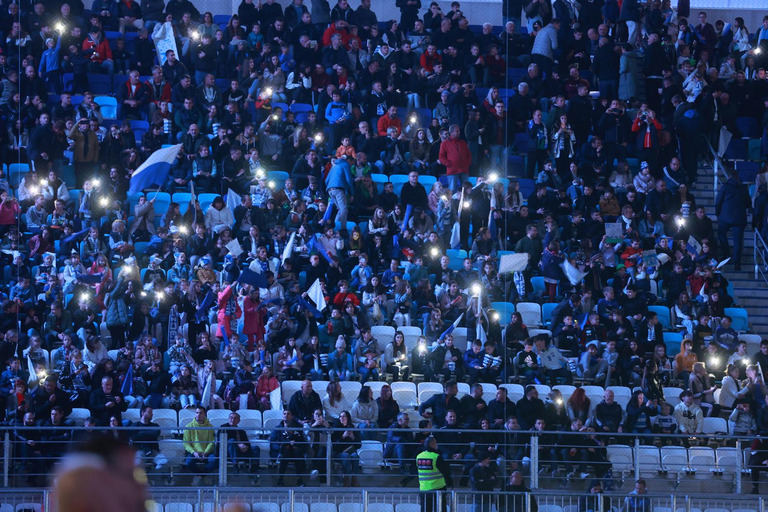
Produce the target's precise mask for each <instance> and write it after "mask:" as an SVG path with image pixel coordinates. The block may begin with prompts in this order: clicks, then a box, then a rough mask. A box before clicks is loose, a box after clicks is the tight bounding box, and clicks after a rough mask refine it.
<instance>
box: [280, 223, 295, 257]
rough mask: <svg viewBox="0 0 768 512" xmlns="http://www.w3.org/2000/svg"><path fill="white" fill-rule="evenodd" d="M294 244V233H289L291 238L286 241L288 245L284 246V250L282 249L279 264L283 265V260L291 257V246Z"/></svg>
mask: <svg viewBox="0 0 768 512" xmlns="http://www.w3.org/2000/svg"><path fill="white" fill-rule="evenodd" d="M294 243H296V232H295V231H294V232H293V233H291V238H289V239H288V243H287V244H286V245H285V249H283V258H282V260H281V263H285V260H287V259H288V258H290V257H291V254H293V245H294Z"/></svg>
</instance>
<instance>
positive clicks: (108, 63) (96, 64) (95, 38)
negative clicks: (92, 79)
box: [83, 27, 115, 75]
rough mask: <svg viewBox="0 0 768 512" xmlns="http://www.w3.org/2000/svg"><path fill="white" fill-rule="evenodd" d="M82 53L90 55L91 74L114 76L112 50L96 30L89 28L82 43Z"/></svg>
mask: <svg viewBox="0 0 768 512" xmlns="http://www.w3.org/2000/svg"><path fill="white" fill-rule="evenodd" d="M83 51H84V52H85V53H86V55H88V54H89V53H90V55H89V59H90V61H91V62H90V70H91V71H92V72H95V73H106V74H107V75H112V74H114V72H115V62H114V61H113V60H112V49H111V48H110V47H109V41H107V40H106V39H102V37H101V32H100V31H99V29H98V28H96V27H92V28H91V31H90V33H89V34H88V37H87V38H86V39H85V41H83Z"/></svg>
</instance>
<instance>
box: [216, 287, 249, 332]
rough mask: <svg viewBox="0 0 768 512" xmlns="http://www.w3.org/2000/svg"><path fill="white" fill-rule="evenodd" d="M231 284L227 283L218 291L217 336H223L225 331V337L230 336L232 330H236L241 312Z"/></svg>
mask: <svg viewBox="0 0 768 512" xmlns="http://www.w3.org/2000/svg"><path fill="white" fill-rule="evenodd" d="M233 286H234V285H231V284H230V285H227V287H226V288H224V289H223V290H221V291H220V292H219V297H218V299H219V314H218V321H219V331H218V333H217V336H218V337H219V338H223V337H224V333H226V335H227V338H231V337H232V332H233V331H234V332H237V319H238V318H240V316H241V315H242V314H243V311H242V310H241V309H240V305H239V304H238V303H237V297H235V296H234V294H233V293H232V292H233Z"/></svg>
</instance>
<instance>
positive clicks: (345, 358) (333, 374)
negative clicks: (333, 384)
mask: <svg viewBox="0 0 768 512" xmlns="http://www.w3.org/2000/svg"><path fill="white" fill-rule="evenodd" d="M346 348H347V343H346V342H345V341H344V338H343V337H342V336H339V338H338V339H337V340H336V345H335V350H334V351H333V352H331V353H330V354H329V355H328V377H329V378H330V379H331V380H349V379H350V377H352V376H353V375H354V374H355V363H354V361H353V359H352V354H350V353H348V352H347V351H346Z"/></svg>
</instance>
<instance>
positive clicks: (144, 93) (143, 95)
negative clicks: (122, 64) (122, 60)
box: [116, 69, 149, 119]
mask: <svg viewBox="0 0 768 512" xmlns="http://www.w3.org/2000/svg"><path fill="white" fill-rule="evenodd" d="M116 92H117V94H116V96H117V118H118V119H141V118H142V112H143V111H144V106H145V105H146V104H147V102H148V101H149V92H148V89H147V86H146V84H143V83H141V80H140V79H139V72H138V71H136V70H135V69H134V70H133V71H131V74H130V75H128V80H126V81H125V82H123V83H122V84H121V85H120V86H119V87H118V89H117V91H116Z"/></svg>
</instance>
